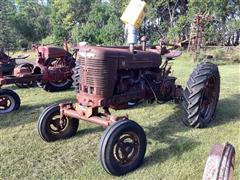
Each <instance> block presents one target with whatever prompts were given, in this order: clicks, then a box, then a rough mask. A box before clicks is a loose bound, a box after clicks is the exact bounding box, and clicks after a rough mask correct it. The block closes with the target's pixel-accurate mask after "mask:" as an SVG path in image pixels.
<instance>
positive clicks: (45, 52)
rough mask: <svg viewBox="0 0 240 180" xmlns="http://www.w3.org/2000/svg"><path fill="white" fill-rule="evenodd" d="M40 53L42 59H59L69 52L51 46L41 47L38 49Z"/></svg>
mask: <svg viewBox="0 0 240 180" xmlns="http://www.w3.org/2000/svg"><path fill="white" fill-rule="evenodd" d="M37 49H38V52H39V53H41V55H42V58H45V59H48V58H59V57H64V56H66V55H67V51H65V50H64V49H63V48H59V47H51V46H39V47H37Z"/></svg>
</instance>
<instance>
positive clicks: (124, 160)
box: [113, 132, 140, 166]
mask: <svg viewBox="0 0 240 180" xmlns="http://www.w3.org/2000/svg"><path fill="white" fill-rule="evenodd" d="M139 151H140V140H139V137H138V135H137V134H136V133H134V132H126V133H124V134H121V135H120V136H119V137H118V139H117V141H116V143H115V144H114V146H113V155H114V159H115V160H116V161H117V162H118V163H119V164H120V165H122V166H124V165H128V164H130V163H131V162H134V161H135V159H136V158H137V157H138V155H139Z"/></svg>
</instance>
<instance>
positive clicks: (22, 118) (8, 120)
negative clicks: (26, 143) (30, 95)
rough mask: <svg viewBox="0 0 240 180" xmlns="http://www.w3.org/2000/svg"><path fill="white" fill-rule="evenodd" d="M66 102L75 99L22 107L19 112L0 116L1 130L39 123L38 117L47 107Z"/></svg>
mask: <svg viewBox="0 0 240 180" xmlns="http://www.w3.org/2000/svg"><path fill="white" fill-rule="evenodd" d="M66 101H73V102H74V99H67V100H65V99H62V100H57V101H51V102H47V103H41V104H36V105H22V106H21V107H20V109H19V110H17V111H14V112H12V113H8V114H2V115H0V129H4V128H11V127H17V126H24V125H26V124H28V123H32V122H37V119H38V117H39V116H40V114H41V113H42V111H43V110H44V109H45V108H46V107H48V106H50V105H52V104H56V103H61V102H66Z"/></svg>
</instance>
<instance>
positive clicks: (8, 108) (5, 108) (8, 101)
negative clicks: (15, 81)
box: [0, 89, 21, 114]
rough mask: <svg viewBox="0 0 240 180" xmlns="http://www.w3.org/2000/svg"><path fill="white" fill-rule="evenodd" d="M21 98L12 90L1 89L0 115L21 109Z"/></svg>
mask: <svg viewBox="0 0 240 180" xmlns="http://www.w3.org/2000/svg"><path fill="white" fill-rule="evenodd" d="M20 104H21V100H20V97H19V96H18V94H17V93H15V92H14V91H12V90H10V89H0V114H5V113H10V112H12V111H14V110H17V109H19V107H20Z"/></svg>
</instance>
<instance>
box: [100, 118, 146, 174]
mask: <svg viewBox="0 0 240 180" xmlns="http://www.w3.org/2000/svg"><path fill="white" fill-rule="evenodd" d="M146 144H147V143H146V135H145V133H144V130H143V129H142V127H141V126H139V125H138V124H137V123H136V122H134V121H131V120H128V119H126V120H121V121H118V122H116V123H114V124H112V125H110V126H109V127H108V128H107V129H106V130H105V131H104V133H103V135H102V138H101V141H100V146H99V147H100V161H101V164H102V166H103V168H104V169H105V170H106V171H107V172H108V173H109V174H112V175H115V176H121V175H124V174H126V173H128V172H130V171H133V170H134V169H136V168H137V167H139V166H140V165H141V163H142V161H143V158H144V155H145V152H146Z"/></svg>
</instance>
